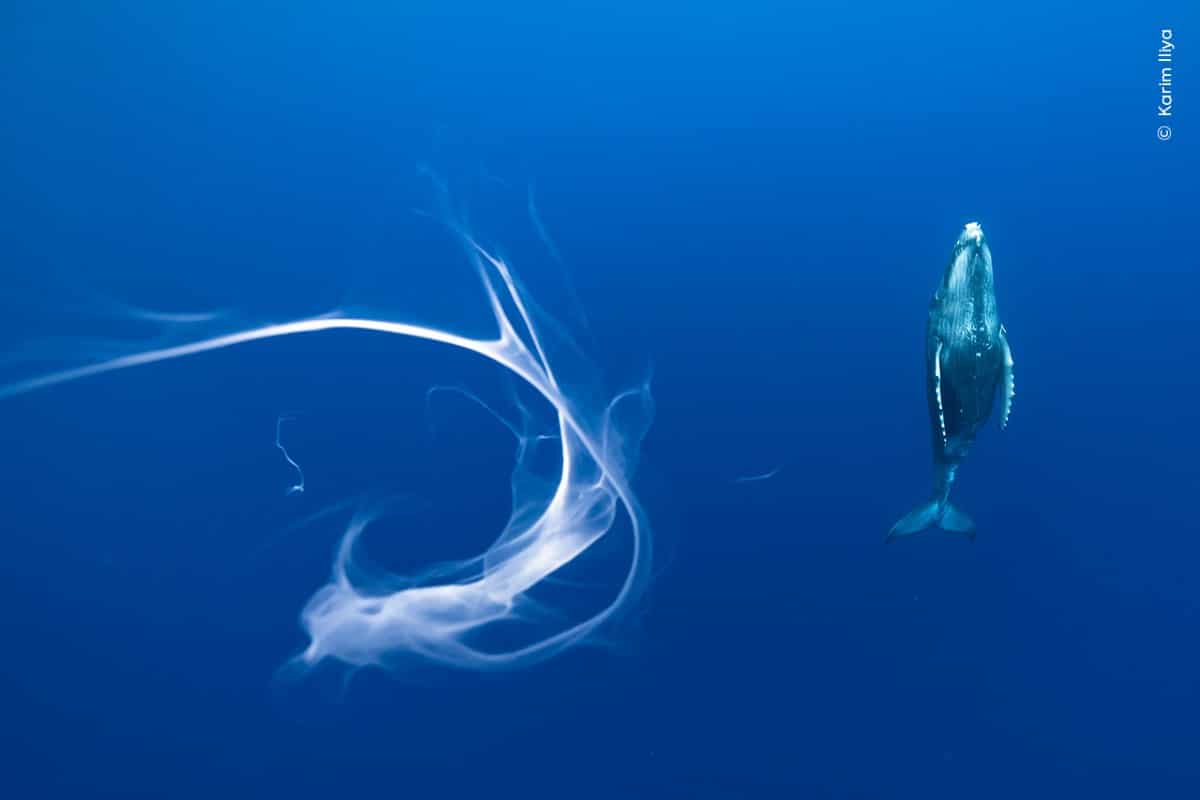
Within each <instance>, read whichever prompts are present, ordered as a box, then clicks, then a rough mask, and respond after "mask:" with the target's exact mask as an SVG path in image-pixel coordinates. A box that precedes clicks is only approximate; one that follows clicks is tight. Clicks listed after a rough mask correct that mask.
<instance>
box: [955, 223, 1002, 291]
mask: <svg viewBox="0 0 1200 800" xmlns="http://www.w3.org/2000/svg"><path fill="white" fill-rule="evenodd" d="M991 283H992V251H991V250H989V249H988V245H987V239H985V238H984V236H983V226H981V225H980V224H979V223H978V222H968V223H967V224H966V226H965V227H964V228H963V230H962V233H960V234H959V235H958V241H957V242H955V243H954V254H953V255H952V256H951V258H950V266H949V267H947V269H946V286H947V287H948V288H949V289H951V290H952V291H953V290H961V289H967V290H970V289H971V288H976V287H978V288H982V287H983V286H985V285H986V286H990V285H991Z"/></svg>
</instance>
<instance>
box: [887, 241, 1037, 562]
mask: <svg viewBox="0 0 1200 800" xmlns="http://www.w3.org/2000/svg"><path fill="white" fill-rule="evenodd" d="M997 388H999V389H1000V393H1001V409H1000V428H1001V429H1003V428H1005V427H1007V426H1008V417H1009V414H1010V413H1011V412H1012V403H1013V395H1014V393H1015V390H1014V386H1013V358H1012V350H1010V349H1009V346H1008V336H1007V334H1006V333H1005V330H1004V326H1003V325H1001V324H1000V317H999V314H997V312H996V291H995V284H994V280H993V277H992V253H991V250H990V249H989V248H988V245H987V242H986V241H985V240H984V238H983V228H981V227H980V226H979V223H977V222H971V223H968V224H967V226H966V227H965V228H964V229H963V232H962V233H961V234H960V235H959V237H958V241H957V242H956V243H955V245H954V254H953V255H952V256H951V257H950V265H949V266H948V267H946V274H945V276H944V277H943V278H942V283H941V286H939V287H938V290H937V292H936V293H934V295H933V302H932V303H930V305H929V321H928V323H927V325H926V328H925V392H926V396H927V399H928V402H929V422H930V427H931V429H932V434H933V497H932V498H931V499H930V500H929V501H928V502H926V503H924V504H922V505H920V506H918V507H917V508H916V509H914V510H913V511H911V512H909V513H908V514H907V515H905V516H904V517H903V518H901V520H900V521H899V522H897V523H896V524H895V525H893V526H892V529H891V531H889V532H888V535H887V541H891V540H892V539H894V538H896V537H898V536H909V535H911V534H914V533H920V532H921V531H923V530H926V529H927V528H931V527H933V526H935V525H936V526H938V527H940V528H942V529H943V530H946V531H952V532H955V533H962V534H966V535H967V536H969V537H971V538H972V539H974V538H975V523H974V522H972V521H971V518H970V517H968V516H967V515H966V514H964V513H963V512H962V511H960V510H959V509H957V508H955V507H954V506H952V505H951V504H950V489H951V487H952V486H953V485H954V477H955V475H956V474H957V473H958V468H959V466H960V465H961V464H962V462H963V459H965V458H966V457H967V451H968V450H970V448H971V444H972V443H973V442H974V441H975V434H976V433H978V432H979V429H980V428H982V427H983V425H984V423H985V422H987V420H988V417H989V416H991V413H992V406H993V404H994V403H995V398H996V390H997Z"/></svg>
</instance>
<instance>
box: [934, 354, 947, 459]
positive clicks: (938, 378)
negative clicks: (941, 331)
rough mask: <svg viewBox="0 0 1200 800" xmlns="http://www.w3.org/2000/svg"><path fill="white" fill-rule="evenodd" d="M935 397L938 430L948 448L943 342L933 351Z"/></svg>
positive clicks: (943, 445)
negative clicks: (943, 388) (943, 391)
mask: <svg viewBox="0 0 1200 800" xmlns="http://www.w3.org/2000/svg"><path fill="white" fill-rule="evenodd" d="M933 396H934V397H935V398H936V399H937V412H938V428H939V429H940V430H941V432H942V447H945V446H946V407H945V406H943V405H942V342H941V340H940V339H939V340H938V343H937V349H936V350H934V351H933Z"/></svg>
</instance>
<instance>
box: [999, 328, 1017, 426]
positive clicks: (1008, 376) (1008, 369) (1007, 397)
mask: <svg viewBox="0 0 1200 800" xmlns="http://www.w3.org/2000/svg"><path fill="white" fill-rule="evenodd" d="M1000 349H1001V355H1002V356H1003V357H1004V405H1003V407H1002V408H1001V411H1000V430H1004V429H1005V428H1007V427H1008V417H1009V415H1010V414H1012V407H1013V397H1014V396H1015V395H1016V393H1017V384H1016V381H1015V380H1014V379H1013V357H1012V349H1011V348H1010V347H1009V346H1008V332H1007V331H1006V330H1004V326H1003V325H1001V326H1000Z"/></svg>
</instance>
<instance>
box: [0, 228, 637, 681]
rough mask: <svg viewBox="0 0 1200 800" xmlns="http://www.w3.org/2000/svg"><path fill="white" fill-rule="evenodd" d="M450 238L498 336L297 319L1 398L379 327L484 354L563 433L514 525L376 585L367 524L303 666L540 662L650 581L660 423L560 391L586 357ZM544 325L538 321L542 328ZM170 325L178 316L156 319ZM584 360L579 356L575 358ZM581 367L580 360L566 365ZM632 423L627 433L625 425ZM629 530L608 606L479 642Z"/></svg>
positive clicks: (147, 353)
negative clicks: (647, 478)
mask: <svg viewBox="0 0 1200 800" xmlns="http://www.w3.org/2000/svg"><path fill="white" fill-rule="evenodd" d="M450 227H451V229H452V230H453V231H454V233H455V235H456V236H458V237H459V238H460V239H461V241H462V244H463V246H464V251H465V252H466V254H467V257H468V260H469V261H470V263H471V265H472V266H473V268H474V269H475V271H476V272H477V274H478V277H479V280H480V282H481V284H482V288H483V297H484V299H485V300H486V302H487V304H488V306H489V308H490V311H491V315H492V316H493V318H494V320H495V323H496V335H495V336H494V338H490V339H479V338H471V337H466V336H461V335H458V334H455V333H453V332H451V331H447V330H442V329H439V328H436V327H424V326H421V325H415V324H409V323H405V322H400V321H394V320H388V319H375V318H370V317H362V316H348V315H342V314H331V315H325V316H320V317H315V318H306V319H300V320H296V321H291V322H284V323H278V324H268V325H262V326H260V327H251V328H247V329H241V330H229V331H225V332H219V333H216V334H215V335H211V334H210V335H208V336H205V337H203V338H196V339H191V340H184V341H182V342H179V340H178V339H176V343H173V344H170V345H169V346H158V347H152V348H149V349H143V350H137V351H134V352H127V353H125V354H123V355H119V356H116V357H109V358H107V359H105V360H95V361H91V362H90V363H85V364H83V365H82V366H76V367H73V368H69V369H62V370H60V371H56V372H50V373H46V374H41V375H37V376H35V377H32V378H26V379H24V380H20V381H15V382H11V383H7V384H4V385H0V399H2V398H5V397H10V396H13V395H18V394H24V393H28V392H32V391H36V390H43V389H47V388H49V387H51V386H54V385H57V384H63V383H68V382H71V381H76V380H81V379H84V378H87V377H89V376H94V375H98V374H101V373H107V372H114V371H118V370H124V369H130V368H133V367H138V366H144V365H148V364H153V363H155V362H160V361H167V360H172V359H178V358H186V357H188V356H192V355H195V354H198V353H204V352H208V351H214V350H220V349H223V348H228V347H234V346H236V345H240V344H244V343H247V342H253V341H257V340H264V339H272V338H279V337H285V336H296V335H300V334H316V333H320V332H323V331H333V330H347V329H349V330H360V331H372V332H376V333H381V334H391V335H395V336H402V337H410V338H413V339H423V340H427V341H430V342H436V343H439V344H441V345H444V346H447V347H451V348H458V349H461V350H466V351H470V352H472V353H476V354H478V355H479V356H482V357H483V358H485V359H487V360H488V361H490V362H492V363H494V364H495V365H497V366H498V367H500V368H502V369H504V370H506V371H507V372H508V373H511V375H512V376H515V377H516V378H517V379H519V380H520V381H522V382H524V383H525V384H527V385H528V386H529V387H531V388H532V389H533V390H534V391H535V392H536V394H538V395H540V396H541V398H543V399H544V400H545V402H546V403H548V404H549V406H550V408H551V409H552V411H553V419H554V428H555V430H553V431H552V432H549V433H548V434H544V435H541V436H538V437H530V439H529V440H525V439H520V440H519V443H518V456H517V466H516V471H515V472H514V479H513V509H512V515H511V517H510V519H509V522H508V523H507V525H506V526H505V527H504V529H503V530H502V531H501V532H500V534H499V536H498V537H497V538H496V539H495V540H494V543H493V544H492V545H491V546H490V547H489V548H488V549H487V550H486V551H485V552H484V553H482V554H480V555H479V556H477V557H475V558H471V559H468V560H465V561H461V562H454V563H450V564H442V565H439V566H438V567H436V568H431V569H430V570H428V571H426V572H424V573H422V574H420V575H416V576H400V575H385V576H379V575H373V576H372V577H370V578H367V577H365V576H367V575H368V571H367V570H365V569H362V568H357V566H356V564H355V549H356V548H355V545H356V543H357V542H358V540H359V539H360V537H361V536H362V535H363V533H364V531H365V530H366V529H367V527H369V524H370V522H371V520H372V517H371V515H370V514H365V513H364V514H360V515H359V516H357V517H356V518H355V519H353V520H352V521H351V523H350V524H349V526H348V528H347V529H346V531H345V532H344V534H343V536H342V539H341V542H340V545H339V547H338V548H337V551H336V555H335V558H334V563H333V569H332V574H331V576H330V578H329V581H328V583H327V584H326V585H324V586H323V587H321V588H320V589H318V590H317V591H316V593H315V594H314V595H313V596H312V598H311V599H310V601H309V602H308V604H307V606H306V607H305V608H304V609H303V611H302V613H301V622H302V624H303V626H304V628H305V629H306V630H307V633H308V636H309V642H308V646H307V647H306V648H305V649H304V650H303V652H302V653H300V654H299V655H298V656H297V657H296V658H295V659H294V660H293V662H292V664H293V665H294V666H298V667H300V668H307V667H311V666H313V665H316V664H318V663H319V662H322V661H324V660H326V659H334V660H338V661H341V662H344V663H347V664H349V665H353V666H369V665H388V664H391V663H393V662H394V661H399V660H400V659H401V658H403V657H404V656H415V657H417V658H420V659H427V660H430V661H433V662H437V663H441V664H445V665H451V666H455V667H461V668H471V669H495V668H508V667H518V666H523V665H527V664H530V663H532V662H535V661H538V660H540V659H543V658H546V657H548V656H551V655H554V654H555V653H558V652H560V651H562V650H563V649H564V648H567V647H569V646H571V645H572V644H575V643H578V642H580V641H581V640H583V639H584V638H585V637H586V636H588V634H590V633H593V632H594V631H596V629H597V628H598V627H599V626H601V625H602V624H603V623H605V622H606V621H609V620H611V619H612V618H614V616H615V615H617V614H618V612H620V611H621V610H622V609H624V608H626V607H627V606H628V605H629V604H630V602H631V601H633V600H634V599H635V598H636V597H637V596H638V595H639V593H640V591H641V590H642V589H643V588H644V586H645V583H646V580H647V578H648V575H649V550H648V537H649V529H648V525H647V521H646V518H645V515H644V513H643V511H642V509H641V507H640V506H639V504H638V501H637V499H636V498H635V496H634V493H633V491H632V489H631V486H630V471H631V469H632V466H633V463H632V462H633V460H634V459H633V457H634V455H635V454H636V450H637V447H638V445H639V444H640V438H641V435H642V434H643V433H644V431H645V424H647V423H648V421H649V416H650V414H651V409H650V399H649V393H648V389H647V388H646V387H645V386H640V387H638V388H637V389H634V390H630V391H626V392H623V393H621V394H618V395H617V396H616V397H615V398H614V399H612V400H611V401H610V402H608V403H600V404H598V405H595V406H593V405H591V404H589V403H588V402H587V401H586V399H585V398H584V397H582V396H581V395H582V394H583V393H582V392H580V393H579V395H577V394H576V393H575V392H573V391H572V390H570V389H567V388H564V385H563V384H562V383H560V378H559V373H560V371H561V370H560V369H559V366H561V365H559V366H556V365H552V364H551V359H550V357H549V354H550V353H551V352H553V353H554V354H555V357H556V358H557V356H558V355H559V353H560V352H561V353H566V354H575V352H574V351H573V349H572V348H570V347H565V346H564V347H557V345H559V344H562V343H561V342H557V341H556V342H555V343H554V345H555V346H552V345H551V343H550V341H549V339H550V338H551V333H552V331H553V326H552V325H550V324H549V322H548V320H546V319H544V318H543V317H542V315H541V314H540V312H539V311H538V309H537V308H536V307H535V306H534V305H533V304H532V303H531V302H530V300H529V299H528V298H527V297H526V296H525V294H524V292H523V290H522V288H521V287H520V285H519V284H518V282H517V281H516V280H515V279H514V277H513V275H512V273H511V272H510V270H509V267H508V265H507V264H506V263H505V261H503V260H502V259H500V258H498V257H496V256H494V255H493V254H492V253H491V252H489V251H488V250H487V249H485V248H484V247H482V246H481V245H480V244H479V243H478V241H477V240H476V239H475V238H474V237H473V236H472V235H471V234H470V233H469V232H467V231H465V230H464V229H463V228H461V227H460V226H457V225H451V226H450ZM539 320H540V322H539ZM157 321H159V322H161V323H164V324H165V323H169V322H171V321H170V320H169V319H164V320H157ZM575 355H577V354H575ZM569 367H570V368H572V369H579V368H580V364H579V363H574V364H571V365H569ZM618 419H620V420H623V421H624V420H629V421H630V424H629V425H628V426H626V425H618V423H617V420H618ZM534 438H536V439H537V440H539V441H543V440H546V439H552V440H553V441H554V442H555V443H556V447H557V449H558V451H559V461H558V466H557V469H558V475H557V482H556V483H554V484H553V485H552V486H551V487H550V489H549V490H544V486H543V487H541V488H539V489H532V488H529V487H530V486H531V485H532V482H528V481H525V480H523V479H522V473H524V472H528V471H530V470H531V469H532V468H531V467H529V465H528V464H526V461H527V460H528V459H530V458H531V456H530V455H529V453H530V451H531V450H532V448H530V447H527V445H528V444H529V442H530V441H532V440H533V439H534ZM622 516H623V517H624V518H625V520H627V524H626V525H624V526H623V528H622V529H623V530H624V528H628V531H629V540H630V548H631V550H630V554H629V561H628V570H627V572H626V573H625V575H624V577H623V579H622V581H621V582H620V584H619V587H618V588H617V589H616V590H615V594H614V595H613V596H612V597H611V599H610V601H609V602H608V603H607V605H606V606H604V607H603V608H601V609H600V610H598V611H596V612H594V613H591V614H590V616H585V617H584V618H582V619H577V620H574V621H570V622H565V623H561V625H560V626H559V627H557V628H552V629H550V630H549V631H544V630H543V629H542V628H540V627H539V628H538V629H537V634H536V635H535V636H534V637H533V638H532V639H531V640H524V641H522V642H521V643H520V644H519V645H516V646H509V647H507V648H500V649H493V648H487V647H484V646H483V645H482V644H480V642H479V639H480V638H484V637H482V636H481V634H482V633H483V632H484V631H485V630H486V629H489V628H490V627H492V626H494V625H495V624H496V623H502V622H512V621H522V620H524V621H527V622H528V621H530V620H529V619H528V617H529V616H531V615H533V614H535V612H536V611H537V610H538V609H539V608H540V606H539V603H537V602H535V601H534V600H533V599H532V598H531V597H530V592H531V590H533V589H534V588H535V587H537V586H539V584H541V583H543V582H544V581H547V579H548V578H549V577H550V576H551V575H553V573H555V572H556V571H558V570H559V569H560V568H562V567H564V566H565V565H566V564H568V563H570V562H572V561H573V560H575V559H576V558H577V557H579V556H580V555H581V554H582V553H583V552H584V551H585V550H587V549H588V548H589V547H590V546H591V545H593V544H594V543H595V542H596V541H597V540H598V539H600V538H601V537H602V536H604V535H605V534H606V533H608V532H609V531H610V530H612V529H613V528H614V527H615V526H616V525H617V523H618V520H619V518H620V517H622Z"/></svg>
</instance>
